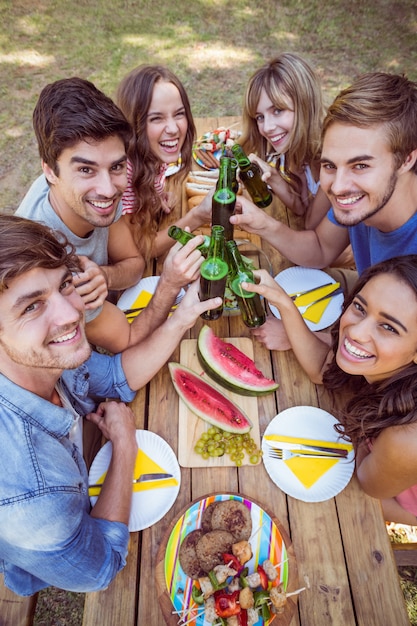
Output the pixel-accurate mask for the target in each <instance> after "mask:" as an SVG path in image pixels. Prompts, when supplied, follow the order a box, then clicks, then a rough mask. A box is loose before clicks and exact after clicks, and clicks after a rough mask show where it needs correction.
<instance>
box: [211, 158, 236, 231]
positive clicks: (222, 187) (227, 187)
mask: <svg viewBox="0 0 417 626" xmlns="http://www.w3.org/2000/svg"><path fill="white" fill-rule="evenodd" d="M231 161H232V159H231V158H230V157H224V156H222V157H220V170H219V178H218V181H217V185H216V191H215V192H214V195H213V200H212V204H211V207H212V211H211V223H212V225H213V226H223V228H224V238H225V240H226V241H228V240H229V239H233V224H231V223H230V221H229V218H230V216H231V215H233V213H234V212H235V205H236V194H235V192H234V191H233V189H232V169H231Z"/></svg>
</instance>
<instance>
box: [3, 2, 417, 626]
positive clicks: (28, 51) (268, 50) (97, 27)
mask: <svg viewBox="0 0 417 626" xmlns="http://www.w3.org/2000/svg"><path fill="white" fill-rule="evenodd" d="M416 34H417V6H416V3H415V0H397V1H396V0H374V1H373V2H369V1H366V0H365V1H364V0H351V1H349V2H347V1H346V0H333V1H332V2H326V1H324V2H323V0H280V2H279V3H278V2H276V1H275V0H251V2H247V1H244V0H227V1H226V0H176V2H170V1H169V0H168V2H167V1H166V0H138V1H134V0H131V1H129V0H112V1H111V2H106V0H79V1H78V2H71V1H69V2H68V1H64V0H48V1H47V0H37V1H36V2H35V1H29V0H13V1H12V2H10V1H4V0H0V65H1V70H2V71H1V72H0V97H1V107H0V153H1V159H0V194H1V195H0V197H1V201H0V202H1V204H0V211H3V212H13V211H14V210H15V209H16V207H17V206H18V204H19V203H20V201H21V199H22V198H23V196H24V194H25V192H26V190H27V188H28V187H29V185H30V183H31V182H32V180H33V179H34V178H35V177H36V176H37V175H38V173H39V172H40V166H39V156H38V153H37V148H36V143H35V139H34V135H33V130H32V121H31V120H32V111H33V108H34V106H35V103H36V101H37V98H38V95H39V92H40V90H41V89H42V88H43V87H44V86H45V85H46V84H47V83H50V82H52V81H54V80H57V79H60V78H66V77H70V76H75V75H77V76H81V77H83V78H87V79H89V80H91V81H93V82H94V83H95V84H96V85H97V87H99V88H100V89H102V90H103V91H104V92H105V93H107V94H108V95H109V96H114V93H115V90H116V86H117V84H118V83H119V81H120V80H121V78H122V77H123V76H124V75H125V74H126V73H127V72H129V71H130V70H131V69H132V68H133V67H135V66H136V65H139V64H141V63H161V64H164V65H168V66H169V67H170V69H172V70H173V71H174V72H175V73H176V74H178V76H179V78H180V79H181V80H182V82H183V83H184V85H185V87H186V89H187V91H188V94H189V96H190V100H191V104H192V109H193V113H194V115H195V116H196V117H197V116H200V117H205V116H214V115H219V116H224V115H239V114H240V112H241V102H242V97H243V93H244V90H245V86H246V83H247V81H248V79H249V77H250V75H251V74H252V73H253V72H254V71H255V70H256V69H257V68H258V67H259V66H260V65H262V64H263V63H264V62H265V61H267V60H269V59H271V58H272V57H274V56H275V55H277V54H278V53H280V52H283V51H292V52H297V53H299V54H301V55H303V56H304V57H305V58H306V59H308V60H309V61H310V62H311V63H312V65H313V66H314V67H315V69H316V70H317V71H318V73H319V75H320V76H321V79H322V83H323V89H324V94H325V101H326V102H327V103H330V102H331V101H332V100H333V98H334V97H335V95H336V94H337V93H338V92H339V91H340V89H341V88H343V87H345V86H346V85H348V84H349V83H350V82H351V81H352V79H353V78H354V77H355V76H357V75H358V74H360V73H363V72H368V71H388V72H396V73H405V74H407V76H408V77H409V78H411V79H413V80H417V46H416ZM207 130H210V129H207ZM401 570H406V571H404V572H401ZM400 574H401V576H402V586H403V591H404V594H405V597H406V600H407V605H408V610H409V615H410V620H411V623H412V624H413V625H414V624H416V625H417V601H416V589H417V585H416V579H417V573H416V569H415V568H401V569H400ZM82 605H83V594H66V593H65V592H60V591H59V590H55V589H52V590H48V591H45V592H42V593H41V594H40V600H39V605H38V610H37V613H36V618H35V624H36V625H37V626H46V625H48V626H51V625H53V626H78V625H80V626H81V623H82Z"/></svg>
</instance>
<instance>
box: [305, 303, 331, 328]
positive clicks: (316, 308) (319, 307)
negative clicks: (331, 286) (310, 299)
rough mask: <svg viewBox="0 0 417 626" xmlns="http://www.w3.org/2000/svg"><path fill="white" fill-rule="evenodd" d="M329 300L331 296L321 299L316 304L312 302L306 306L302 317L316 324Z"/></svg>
mask: <svg viewBox="0 0 417 626" xmlns="http://www.w3.org/2000/svg"><path fill="white" fill-rule="evenodd" d="M331 300H332V299H331V297H329V298H328V299H327V300H322V301H321V302H317V304H312V305H311V306H309V307H308V309H307V311H304V313H302V314H301V315H302V317H303V318H304V319H305V320H308V321H309V322H312V323H313V324H318V323H319V321H320V320H321V318H322V317H323V314H324V312H325V310H326V309H327V307H328V306H329V304H330V302H331Z"/></svg>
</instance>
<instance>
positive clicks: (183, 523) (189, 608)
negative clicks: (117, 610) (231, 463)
mask: <svg viewBox="0 0 417 626" xmlns="http://www.w3.org/2000/svg"><path fill="white" fill-rule="evenodd" d="M218 500H238V501H240V502H243V503H244V504H245V505H246V506H247V507H248V508H249V509H250V512H251V518H252V535H251V539H250V544H251V546H252V552H253V556H252V559H251V560H250V561H249V562H248V563H246V564H245V566H247V567H248V568H249V572H256V568H257V566H258V564H262V562H263V561H264V560H265V559H270V560H271V561H272V563H273V564H274V565H278V567H277V568H276V569H277V573H278V576H279V580H280V582H281V583H282V584H283V587H284V589H286V588H287V585H288V576H289V564H288V560H289V559H288V554H287V548H286V546H285V543H284V540H283V538H282V536H281V533H280V531H279V529H278V527H277V526H276V524H275V523H274V521H273V520H272V519H271V517H270V516H269V515H268V513H266V511H264V510H263V509H262V508H261V507H260V506H258V504H255V503H254V502H252V501H251V500H248V499H247V498H245V497H243V496H239V495H230V494H228V495H227V494H217V495H212V496H208V497H206V498H203V499H202V500H199V501H198V502H195V503H194V504H193V505H192V506H191V507H190V508H189V509H187V511H186V512H185V513H184V514H183V515H181V517H180V518H179V519H178V521H177V522H176V524H175V526H174V527H173V529H172V531H171V534H170V536H169V539H168V542H167V547H166V551H165V561H164V572H165V583H166V588H167V591H168V595H169V597H170V599H171V602H172V604H173V606H174V608H175V610H176V611H180V612H181V613H180V615H186V620H190V621H187V625H188V624H189V625H190V626H209V623H208V622H207V621H206V620H205V619H204V614H202V611H201V608H200V611H199V613H198V614H197V607H196V604H195V603H194V602H193V601H192V599H191V592H192V587H193V584H194V581H193V580H192V579H191V578H189V577H188V576H186V575H185V574H184V572H183V570H182V568H181V565H180V562H179V557H178V555H179V548H180V545H181V543H182V541H183V540H184V538H185V536H186V535H187V534H188V533H189V532H191V531H192V530H195V529H196V528H200V526H201V517H202V515H203V512H204V510H205V509H206V508H207V507H208V505H209V504H211V503H212V502H215V501H218ZM258 624H262V620H261V619H260V620H259V622H258Z"/></svg>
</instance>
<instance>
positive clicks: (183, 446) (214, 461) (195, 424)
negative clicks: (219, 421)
mask: <svg viewBox="0 0 417 626" xmlns="http://www.w3.org/2000/svg"><path fill="white" fill-rule="evenodd" d="M225 341H228V342H229V343H232V344H233V345H234V346H236V347H237V348H239V350H241V351H242V352H244V353H245V354H246V355H247V356H248V357H250V358H251V359H253V344H252V340H251V339H249V338H248V337H230V338H227V339H226V340H225ZM180 363H181V364H182V365H185V366H186V367H189V368H190V369H191V370H193V371H194V372H196V373H197V374H200V375H202V376H203V377H204V378H206V379H207V382H209V383H211V384H212V385H213V386H214V387H216V388H217V389H219V391H221V392H222V393H223V394H224V395H225V396H226V397H227V398H229V399H230V400H231V401H232V402H234V403H235V404H237V406H238V407H239V408H240V409H242V411H243V412H244V413H245V414H246V415H247V416H248V417H249V419H250V420H251V422H252V424H253V428H252V430H251V431H250V432H251V437H252V438H253V439H254V441H255V443H256V445H257V446H258V448H260V433H259V414H258V399H257V398H256V397H253V396H242V395H240V394H237V393H234V392H233V391H229V390H228V389H225V388H224V387H222V386H221V385H219V384H217V383H216V382H214V381H213V380H212V379H211V378H210V377H209V376H208V375H207V374H205V373H204V371H203V369H202V367H201V365H200V363H199V360H198V356H197V340H196V339H183V341H182V342H181V346H180ZM178 400H179V433H178V440H179V442H178V461H179V464H180V465H181V466H182V467H234V466H235V463H234V462H233V461H232V460H231V459H230V456H229V455H226V454H224V455H223V456H220V457H219V456H218V457H210V458H208V459H203V458H202V456H201V455H200V454H197V453H196V452H194V446H195V444H196V442H197V441H198V440H199V439H200V437H201V435H202V434H203V433H204V432H205V431H207V430H208V429H209V428H210V424H208V423H207V422H205V421H204V420H202V419H200V418H199V417H197V416H196V415H194V413H192V411H190V410H189V408H188V407H187V406H186V404H185V403H184V402H183V401H182V400H181V398H178ZM250 464H251V463H250V461H249V456H248V455H247V454H246V453H245V458H244V459H243V462H242V465H250Z"/></svg>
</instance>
